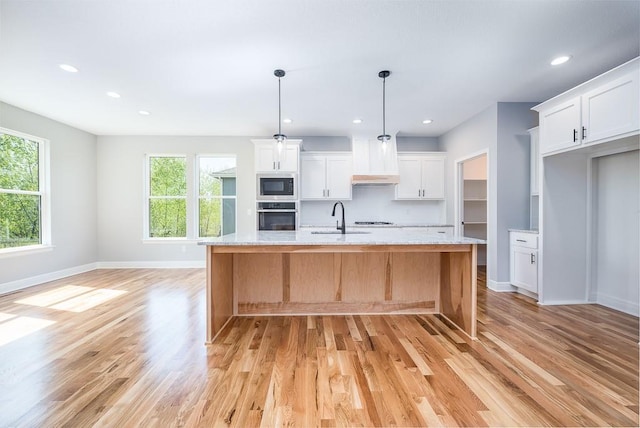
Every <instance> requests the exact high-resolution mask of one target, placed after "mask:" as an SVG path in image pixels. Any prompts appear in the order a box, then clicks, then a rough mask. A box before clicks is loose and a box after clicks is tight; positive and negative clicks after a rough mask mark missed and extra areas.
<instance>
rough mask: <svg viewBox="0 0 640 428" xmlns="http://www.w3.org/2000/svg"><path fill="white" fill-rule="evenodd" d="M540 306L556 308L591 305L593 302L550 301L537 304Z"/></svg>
mask: <svg viewBox="0 0 640 428" xmlns="http://www.w3.org/2000/svg"><path fill="white" fill-rule="evenodd" d="M538 304H539V305H541V306H558V305H593V304H595V302H588V301H586V300H551V301H546V302H540V301H539V302H538Z"/></svg>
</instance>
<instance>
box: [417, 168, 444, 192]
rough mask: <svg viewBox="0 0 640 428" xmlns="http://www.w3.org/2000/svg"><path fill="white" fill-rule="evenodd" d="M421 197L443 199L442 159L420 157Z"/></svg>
mask: <svg viewBox="0 0 640 428" xmlns="http://www.w3.org/2000/svg"><path fill="white" fill-rule="evenodd" d="M422 198H423V199H444V159H442V158H441V159H422Z"/></svg>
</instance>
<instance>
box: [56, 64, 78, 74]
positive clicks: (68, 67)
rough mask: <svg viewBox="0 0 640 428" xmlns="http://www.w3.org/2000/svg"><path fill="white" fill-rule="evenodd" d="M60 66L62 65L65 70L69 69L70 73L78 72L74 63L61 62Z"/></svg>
mask: <svg viewBox="0 0 640 428" xmlns="http://www.w3.org/2000/svg"><path fill="white" fill-rule="evenodd" d="M58 67H60V68H61V69H63V70H64V71H68V72H69V73H77V72H78V69H77V68H75V67H74V66H73V65H69V64H59V65H58Z"/></svg>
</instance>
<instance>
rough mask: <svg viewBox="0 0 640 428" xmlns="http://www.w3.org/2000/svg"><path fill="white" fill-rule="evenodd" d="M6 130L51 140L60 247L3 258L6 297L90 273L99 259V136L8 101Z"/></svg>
mask: <svg viewBox="0 0 640 428" xmlns="http://www.w3.org/2000/svg"><path fill="white" fill-rule="evenodd" d="M0 126H1V127H4V128H8V129H12V130H15V131H20V132H24V133H26V134H30V135H34V136H37V137H41V138H44V139H47V140H49V141H50V146H49V147H50V154H51V157H50V161H51V163H50V171H51V174H50V178H51V237H52V243H53V245H54V248H53V249H52V250H51V251H46V252H40V253H35V254H21V255H13V256H10V257H2V258H0V293H2V292H7V291H10V290H11V289H17V288H20V287H23V286H25V285H32V284H33V283H34V282H32V281H30V280H29V278H34V277H38V276H40V275H45V274H50V273H55V272H59V271H67V272H70V271H75V270H78V269H80V270H82V269H87V268H85V265H87V264H91V263H94V262H95V261H96V260H97V234H96V230H97V227H96V200H97V199H96V176H95V167H96V136H94V135H92V134H89V133H87V132H84V131H81V130H78V129H76V128H72V127H71V126H68V125H64V124H62V123H60V122H56V121H54V120H51V119H48V118H46V117H43V116H40V115H37V114H34V113H31V112H28V111H25V110H22V109H19V108H17V107H14V106H11V105H9V104H5V103H2V102H0ZM61 275H62V274H61ZM54 276H55V275H54ZM49 278H53V276H49ZM41 280H42V278H41Z"/></svg>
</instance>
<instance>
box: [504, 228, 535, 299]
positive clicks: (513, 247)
mask: <svg viewBox="0 0 640 428" xmlns="http://www.w3.org/2000/svg"><path fill="white" fill-rule="evenodd" d="M509 249H510V282H511V285H514V286H516V287H518V288H522V289H523V290H527V291H530V292H532V293H538V234H537V233H527V232H514V231H510V232H509Z"/></svg>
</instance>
